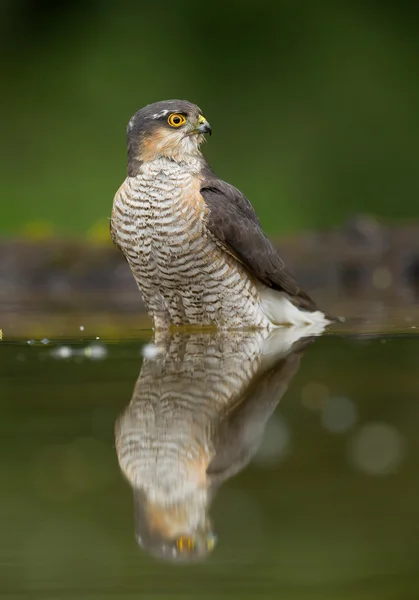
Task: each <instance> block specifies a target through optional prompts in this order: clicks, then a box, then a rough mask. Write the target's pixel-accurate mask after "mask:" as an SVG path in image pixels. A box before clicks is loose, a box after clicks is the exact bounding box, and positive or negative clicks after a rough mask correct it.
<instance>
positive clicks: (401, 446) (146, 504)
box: [0, 315, 419, 600]
mask: <svg viewBox="0 0 419 600" xmlns="http://www.w3.org/2000/svg"><path fill="white" fill-rule="evenodd" d="M415 322H416V321H415V320H414V319H413V320H412V317H411V316H409V315H398V319H397V323H404V324H405V325H404V327H400V326H398V327H397V328H395V327H394V328H393V329H392V328H391V327H388V328H387V329H388V330H389V331H390V333H380V332H379V327H378V326H371V327H369V326H366V324H365V322H363V324H358V325H356V324H354V325H350V326H346V327H343V328H342V329H341V330H340V331H335V332H334V333H332V334H327V335H324V336H321V337H317V338H312V339H308V340H307V339H298V336H295V339H294V338H293V339H291V337H290V336H288V337H285V338H284V336H283V338H282V339H280V337H279V338H278V339H276V340H274V343H273V344H270V345H268V347H267V346H266V343H267V341H266V340H264V339H263V336H260V335H259V334H254V333H253V334H251V333H247V334H245V333H236V334H229V335H224V336H220V335H218V336H214V335H212V334H210V333H202V332H201V333H198V334H180V335H177V336H174V337H172V338H171V339H170V340H158V341H159V344H158V345H157V347H153V346H150V342H151V341H152V340H151V333H150V332H143V333H141V332H139V331H132V332H130V335H129V336H121V339H120V340H115V339H112V340H110V339H104V338H103V337H102V336H100V335H99V336H97V335H96V334H97V333H98V332H99V330H95V329H94V328H93V327H89V321H88V319H86V320H85V321H84V325H81V326H82V327H83V328H84V329H83V331H78V332H77V333H76V334H75V336H73V338H72V339H60V334H59V332H58V333H57V335H55V336H54V335H51V331H49V337H48V338H44V337H43V336H42V334H41V332H40V335H39V336H36V337H35V338H33V339H19V340H15V341H8V340H7V339H5V340H4V341H3V342H1V344H0V385H1V389H2V393H1V406H2V420H1V433H2V435H1V438H0V443H1V445H2V451H1V461H2V469H1V472H2V474H3V480H2V488H1V492H0V505H1V515H2V520H3V522H2V544H1V555H0V567H1V579H0V597H4V598H40V599H41V598H42V599H43V598H54V599H58V600H64V599H70V598H78V599H84V598H86V599H88V598H89V599H91V598H107V599H113V598H115V599H117V598H118V599H125V598H127V599H128V598H169V597H171V596H173V597H175V598H197V597H200V598H203V599H206V598H211V599H212V598H214V597H226V598H227V597H231V596H238V595H240V596H244V597H248V598H259V597H262V598H274V597H275V598H276V597H278V596H279V595H282V596H283V597H286V598H291V599H304V600H305V599H311V598H322V599H329V598H330V599H333V600H335V599H336V598H339V599H345V600H346V599H352V598H354V599H355V598H357V599H359V598H361V599H363V598H365V599H367V598H368V599H376V598H377V599H380V600H382V599H383V598H385V599H387V598H395V599H396V598H397V599H398V598H417V597H418V595H419V572H418V567H417V565H418V564H419V530H418V528H419V525H418V523H419V479H418V477H417V473H418V463H419V438H418V435H417V431H418V429H419V402H418V391H419V385H418V366H419V337H417V335H416V334H415V332H416V329H415ZM396 329H397V332H396ZM5 337H6V336H5ZM96 337H99V338H100V339H96ZM293 341H294V342H295V343H294V344H293V343H292V342H293ZM28 342H29V343H28ZM144 348H145V349H144ZM144 354H145V355H146V358H144Z"/></svg>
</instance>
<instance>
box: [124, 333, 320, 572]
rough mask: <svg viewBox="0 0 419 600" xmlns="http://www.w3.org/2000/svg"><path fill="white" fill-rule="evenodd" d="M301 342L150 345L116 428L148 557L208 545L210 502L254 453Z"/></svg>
mask: <svg viewBox="0 0 419 600" xmlns="http://www.w3.org/2000/svg"><path fill="white" fill-rule="evenodd" d="M309 333H310V334H313V335H315V334H318V333H320V331H319V330H318V331H310V332H309ZM304 335H307V328H304V329H298V328H282V329H278V330H276V331H274V332H272V333H270V334H268V333H267V332H263V331H240V332H234V333H233V334H232V333H231V332H229V333H228V334H227V333H216V334H214V333H206V332H200V333H189V334H175V335H173V336H172V337H169V338H167V339H163V340H160V341H158V342H157V341H156V344H155V345H154V346H152V347H151V350H150V348H149V352H147V353H146V357H145V358H144V360H143V363H142V366H141V371H140V375H139V378H138V380H137V383H136V385H135V388H134V392H133V395H132V399H131V402H130V404H129V405H128V407H127V408H126V410H125V412H124V413H123V414H122V415H121V417H120V418H119V419H118V420H117V423H116V428H115V434H116V450H117V455H118V460H119V465H120V468H121V470H122V472H123V473H124V475H125V476H126V478H127V479H128V481H129V483H130V484H131V486H132V488H133V491H134V515H135V533H136V537H137V541H138V543H139V544H140V546H142V547H143V548H144V549H145V550H147V551H148V552H149V553H151V554H152V555H154V556H156V557H159V558H167V559H170V560H174V561H182V560H195V559H199V558H203V557H205V556H206V555H208V554H209V553H210V552H211V550H212V549H213V548H214V545H215V541H216V537H215V534H214V532H213V529H212V525H211V521H210V519H209V516H208V511H209V505H210V502H211V499H212V497H213V495H214V492H215V490H216V489H217V487H218V486H219V485H220V484H221V483H222V482H223V481H225V480H226V479H228V478H229V477H231V476H232V475H234V474H236V473H237V472H239V471H240V470H241V469H242V468H243V467H244V466H245V465H246V464H247V463H248V462H249V460H250V459H251V457H252V456H253V454H254V453H255V452H256V450H257V448H258V446H259V444H260V442H261V441H262V438H263V433H264V429H265V425H266V423H267V421H268V419H269V417H270V416H271V414H272V412H273V411H274V409H275V407H276V405H277V404H278V402H279V400H280V399H281V397H282V395H283V394H284V392H285V391H286V389H287V387H288V385H289V383H290V381H291V380H292V378H293V377H294V375H295V374H296V372H297V370H298V368H299V363H300V357H301V354H302V351H303V350H304V349H305V347H306V346H307V344H308V343H309V342H310V341H311V340H312V339H313V336H311V337H309V338H307V337H303V336H304Z"/></svg>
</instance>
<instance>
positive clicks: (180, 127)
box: [110, 100, 331, 330]
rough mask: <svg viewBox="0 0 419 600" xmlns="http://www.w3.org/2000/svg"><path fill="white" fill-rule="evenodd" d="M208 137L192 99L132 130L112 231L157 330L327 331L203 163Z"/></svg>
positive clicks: (162, 106)
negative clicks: (308, 327)
mask: <svg viewBox="0 0 419 600" xmlns="http://www.w3.org/2000/svg"><path fill="white" fill-rule="evenodd" d="M211 133H212V129H211V126H210V124H209V122H208V121H207V119H206V118H205V117H204V115H203V113H202V111H201V109H200V108H199V107H198V106H197V105H195V104H193V103H191V102H188V101H186V100H166V101H160V102H155V103H152V104H149V105H147V106H145V107H143V108H141V109H140V110H138V111H137V112H136V113H135V114H134V116H133V117H132V118H131V119H130V121H129V123H128V126H127V147H128V169H127V177H126V179H125V180H124V182H123V183H122V185H121V186H120V188H119V189H118V191H117V193H116V195H115V197H114V201H113V207H112V215H111V221H110V231H111V237H112V240H113V242H114V243H115V244H116V246H117V247H119V248H120V250H122V252H123V254H124V256H125V258H126V260H127V262H128V264H129V267H130V269H131V271H132V273H133V276H134V279H135V281H136V283H137V285H138V288H139V290H140V292H141V295H142V298H143V301H144V304H145V306H146V309H147V311H148V314H149V315H150V316H151V318H152V319H153V324H154V329H155V330H167V329H170V328H171V327H172V326H175V327H176V326H201V327H202V326H214V327H216V328H220V329H236V328H243V327H250V328H257V329H268V330H272V329H274V328H276V327H278V326H289V325H298V326H300V325H311V324H316V323H322V324H323V325H327V324H328V323H330V321H331V320H330V319H329V318H328V317H327V316H326V315H325V313H324V312H322V311H321V310H319V308H318V307H317V305H316V303H315V302H314V300H312V299H311V297H310V296H309V295H308V294H307V293H306V292H305V291H304V290H303V289H302V288H301V287H300V285H299V284H298V283H297V282H296V280H295V279H294V277H293V276H292V275H291V273H290V272H289V271H288V269H287V268H286V266H285V264H284V262H283V261H282V259H281V257H280V256H279V254H278V252H277V250H276V249H275V248H274V246H273V244H272V243H271V241H270V240H269V239H268V237H267V235H266V234H265V233H264V231H263V229H262V226H261V224H260V221H259V218H258V216H257V214H256V212H255V210H254V208H253V206H252V204H251V203H250V201H249V200H248V199H247V198H246V196H245V195H244V194H243V193H242V192H241V191H240V190H238V189H237V188H236V187H234V186H233V185H231V184H229V183H227V182H225V181H223V180H222V179H220V178H219V177H217V175H216V174H215V173H214V172H213V170H212V169H211V167H210V166H209V164H208V162H207V161H206V159H205V158H204V156H203V154H202V152H201V149H200V146H201V144H202V142H203V141H204V139H205V134H209V135H211Z"/></svg>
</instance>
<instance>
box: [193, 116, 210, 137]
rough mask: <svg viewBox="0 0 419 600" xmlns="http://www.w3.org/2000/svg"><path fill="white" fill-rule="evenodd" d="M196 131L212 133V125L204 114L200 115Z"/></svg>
mask: <svg viewBox="0 0 419 600" xmlns="http://www.w3.org/2000/svg"><path fill="white" fill-rule="evenodd" d="M195 131H196V133H209V134H210V135H211V134H212V129H211V125H210V124H209V123H208V121H207V120H206V118H205V117H204V116H203V115H199V117H198V123H197V124H196V129H195Z"/></svg>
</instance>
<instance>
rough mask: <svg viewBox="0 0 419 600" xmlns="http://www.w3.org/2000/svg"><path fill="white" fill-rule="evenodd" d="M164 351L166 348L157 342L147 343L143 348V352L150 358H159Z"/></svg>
mask: <svg viewBox="0 0 419 600" xmlns="http://www.w3.org/2000/svg"><path fill="white" fill-rule="evenodd" d="M162 352H164V349H163V348H160V347H159V346H156V344H146V345H145V346H143V347H142V348H141V354H142V355H143V356H144V358H148V359H149V360H153V359H154V358H157V357H158V355H159V354H161V353H162Z"/></svg>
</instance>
